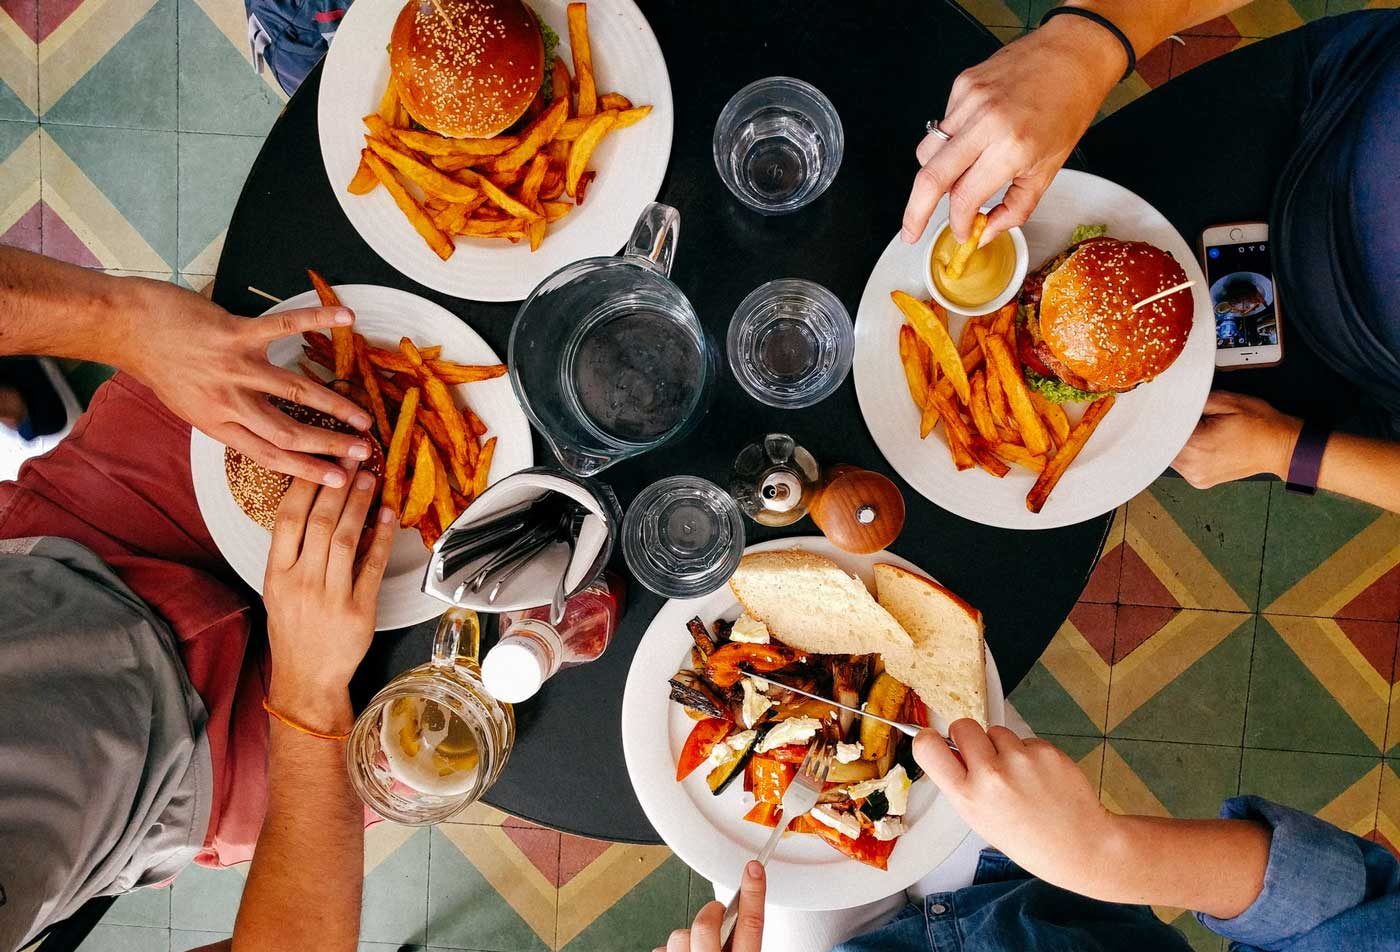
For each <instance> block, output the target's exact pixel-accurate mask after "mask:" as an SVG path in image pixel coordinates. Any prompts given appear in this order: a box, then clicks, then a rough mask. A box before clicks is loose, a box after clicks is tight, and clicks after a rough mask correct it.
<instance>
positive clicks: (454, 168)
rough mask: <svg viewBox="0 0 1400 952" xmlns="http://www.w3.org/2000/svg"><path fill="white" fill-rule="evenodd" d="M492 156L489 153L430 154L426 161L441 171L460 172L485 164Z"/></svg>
mask: <svg viewBox="0 0 1400 952" xmlns="http://www.w3.org/2000/svg"><path fill="white" fill-rule="evenodd" d="M492 158H494V156H489V155H430V156H428V161H429V162H431V163H432V164H433V167H434V168H436V169H439V170H441V171H443V172H461V171H463V170H464V169H467V168H468V167H469V166H473V165H485V164H486V163H487V162H490V161H491V159H492Z"/></svg>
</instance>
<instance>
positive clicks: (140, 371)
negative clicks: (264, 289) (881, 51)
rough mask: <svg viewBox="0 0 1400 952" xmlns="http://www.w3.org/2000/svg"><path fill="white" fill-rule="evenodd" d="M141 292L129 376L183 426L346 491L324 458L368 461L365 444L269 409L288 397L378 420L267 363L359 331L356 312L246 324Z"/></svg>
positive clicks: (169, 292)
mask: <svg viewBox="0 0 1400 952" xmlns="http://www.w3.org/2000/svg"><path fill="white" fill-rule="evenodd" d="M132 287H133V288H134V289H136V290H135V294H136V298H135V300H134V301H132V302H130V303H129V304H126V305H125V308H126V309H127V310H129V311H130V312H131V316H132V317H133V318H134V320H139V321H140V327H139V329H137V328H135V327H133V329H132V332H130V333H127V334H126V335H125V336H126V337H127V338H128V340H129V341H130V346H129V347H126V348H123V354H122V356H123V360H122V366H123V369H125V370H127V371H129V372H130V373H132V374H133V375H134V376H135V377H137V378H138V379H140V380H141V381H142V382H143V383H145V384H146V385H147V386H148V387H150V388H151V389H152V390H153V391H154V392H155V394H156V396H157V397H159V398H160V400H161V402H162V403H164V404H165V405H166V406H167V407H169V408H170V409H171V410H172V411H173V412H174V413H175V414H176V415H177V416H179V417H180V418H181V419H183V420H185V421H186V422H188V423H189V424H190V425H191V426H193V427H194V428H195V429H197V430H200V431H201V432H203V433H205V434H207V435H208V436H210V437H212V438H214V439H216V440H218V441H219V442H220V443H223V444H225V445H226V446H231V447H233V448H234V449H236V450H238V451H239V452H241V453H243V454H244V455H245V456H248V457H250V458H252V459H253V460H254V461H256V462H258V463H261V464H262V465H263V466H266V467H267V468H268V469H273V470H276V471H278V472H281V473H288V474H290V475H292V476H298V477H300V478H302V479H308V480H311V481H313V482H317V483H322V484H323V485H326V486H344V485H345V482H346V474H345V470H344V469H343V468H341V467H340V466H337V465H336V464H335V463H333V462H330V461H329V460H325V459H318V458H316V457H317V456H328V457H332V458H335V459H346V458H348V459H352V460H365V459H369V457H370V447H369V444H368V443H367V442H366V441H365V438H364V437H361V436H355V435H352V434H348V433H335V432H333V431H331V430H327V429H325V428H323V427H318V426H311V425H308V424H305V423H298V422H297V421H295V420H293V419H292V418H291V417H289V416H287V415H286V414H285V413H282V412H281V411H280V410H278V409H277V408H276V407H274V406H273V405H272V404H271V403H269V402H268V397H269V396H275V397H281V398H283V399H284V400H290V401H292V402H293V403H301V404H305V405H306V406H309V407H312V408H314V409H317V410H321V411H323V412H325V413H328V414H330V415H331V416H333V417H335V418H336V419H338V420H342V421H344V422H345V423H348V424H349V425H351V426H352V427H355V428H356V429H358V430H366V429H368V428H369V426H370V423H371V420H370V417H369V414H368V413H366V412H365V411H364V410H362V409H360V408H359V407H357V406H356V405H355V404H354V403H352V402H351V401H350V400H348V399H346V398H345V397H343V396H341V395H340V394H338V393H335V392H334V391H332V390H330V389H327V388H326V387H322V386H318V385H317V384H315V383H313V382H312V381H310V380H308V379H306V378H305V377H303V376H302V375H301V374H299V373H296V372H294V371H291V370H287V369H285V368H283V367H277V366H274V365H273V364H271V363H269V362H268V359H267V347H268V345H269V344H270V343H272V342H273V341H275V340H277V339H278V338H281V337H288V336H291V335H293V334H300V333H302V332H303V331H314V330H319V329H323V328H329V327H331V326H333V325H341V326H344V325H346V324H350V323H352V322H353V321H354V315H353V314H352V313H351V312H349V311H348V310H345V309H344V308H324V307H314V308H300V309H297V310H294V311H283V312H281V313H279V314H269V315H268V316H266V317H256V318H241V317H234V316H233V315H231V314H229V313H228V312H227V311H225V310H224V309H223V308H221V307H219V306H218V305H216V304H214V303H213V302H211V301H206V300H205V299H204V298H202V297H200V296H199V295H198V294H195V293H193V292H191V291H187V290H185V289H183V288H179V287H176V286H175V285H172V284H166V283H163V282H155V281H149V282H141V283H139V284H137V283H135V282H133V283H132Z"/></svg>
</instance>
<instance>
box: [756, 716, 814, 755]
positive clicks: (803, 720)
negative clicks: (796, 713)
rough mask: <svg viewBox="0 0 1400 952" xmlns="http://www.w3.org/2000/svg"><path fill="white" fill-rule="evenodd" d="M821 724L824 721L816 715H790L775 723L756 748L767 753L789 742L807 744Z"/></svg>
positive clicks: (759, 751)
mask: <svg viewBox="0 0 1400 952" xmlns="http://www.w3.org/2000/svg"><path fill="white" fill-rule="evenodd" d="M821 726H822V722H821V721H819V720H817V719H816V718H815V717H790V718H788V719H787V720H785V721H779V722H778V723H777V724H775V725H774V726H773V729H772V730H770V731H769V732H768V733H767V735H765V736H764V738H763V740H761V741H759V743H758V747H756V748H755V750H756V751H757V752H758V753H760V754H765V753H767V752H768V751H770V750H776V749H777V748H779V747H786V746H787V745H788V744H805V743H806V742H807V741H809V740H811V739H812V738H813V737H814V736H816V733H817V731H818V730H820V729H821Z"/></svg>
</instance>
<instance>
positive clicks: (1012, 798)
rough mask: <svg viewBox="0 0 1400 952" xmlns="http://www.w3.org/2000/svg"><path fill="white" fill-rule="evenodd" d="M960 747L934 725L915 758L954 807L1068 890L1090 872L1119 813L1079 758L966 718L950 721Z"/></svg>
mask: <svg viewBox="0 0 1400 952" xmlns="http://www.w3.org/2000/svg"><path fill="white" fill-rule="evenodd" d="M948 736H949V737H951V738H952V739H953V742H954V743H955V744H957V746H958V751H959V753H960V754H961V758H962V759H961V760H960V759H959V755H958V754H954V753H953V751H952V750H950V749H949V747H948V744H947V743H946V742H945V741H944V740H943V738H942V737H940V736H938V734H937V733H936V732H934V731H927V730H926V731H921V732H920V733H919V736H918V737H916V738H914V759H915V760H917V761H918V762H919V766H921V767H923V768H924V770H925V771H926V772H927V773H928V775H929V778H930V779H932V780H933V782H934V783H935V784H937V785H938V789H939V790H940V791H941V792H942V794H943V795H944V796H946V797H947V798H948V800H949V802H950V803H952V805H953V809H955V810H956V811H957V812H958V815H959V816H961V817H962V818H963V819H964V820H965V821H967V824H968V825H969V826H970V827H972V828H973V829H974V830H976V831H977V832H978V833H979V834H981V836H982V837H983V839H985V840H986V841H987V842H988V843H990V844H992V845H993V846H995V847H996V848H997V849H999V850H1001V851H1002V852H1003V853H1005V854H1006V855H1007V856H1009V857H1010V858H1011V859H1012V860H1013V861H1015V862H1016V863H1017V865H1019V866H1020V867H1021V868H1022V869H1025V870H1026V871H1027V872H1029V873H1031V874H1032V875H1035V876H1039V877H1040V878H1041V879H1043V880H1045V881H1046V882H1050V883H1054V884H1055V885H1058V886H1062V887H1064V888H1066V889H1073V888H1074V887H1075V884H1076V883H1084V882H1087V881H1088V879H1089V876H1090V874H1091V873H1092V871H1093V870H1094V868H1095V866H1096V864H1097V863H1098V862H1099V858H1100V857H1101V856H1102V855H1103V854H1102V852H1101V851H1102V850H1105V849H1107V848H1110V847H1111V845H1112V844H1113V843H1114V841H1115V837H1116V834H1117V832H1118V821H1119V817H1118V816H1117V815H1116V814H1113V813H1110V812H1109V811H1108V810H1106V809H1104V807H1103V806H1102V805H1101V804H1100V803H1099V798H1098V795H1097V794H1096V793H1095V791H1094V788H1093V787H1091V786H1090V785H1089V781H1088V780H1087V779H1086V778H1085V776H1084V774H1083V773H1081V772H1080V770H1079V767H1078V766H1076V765H1075V763H1074V761H1072V760H1070V758H1069V757H1068V756H1066V755H1065V754H1064V753H1063V752H1062V751H1061V750H1059V749H1058V748H1056V747H1055V746H1054V745H1052V744H1049V743H1046V742H1045V741H1043V740H1039V739H1036V738H1032V739H1030V740H1022V739H1021V738H1019V737H1017V736H1016V735H1015V734H1014V733H1012V732H1011V731H1009V730H1007V729H1006V728H1005V727H993V728H991V729H990V730H987V731H983V730H982V728H981V727H980V726H979V725H978V724H977V722H976V721H973V720H970V719H968V718H963V719H962V720H959V721H954V722H953V724H952V726H950V727H949V728H948Z"/></svg>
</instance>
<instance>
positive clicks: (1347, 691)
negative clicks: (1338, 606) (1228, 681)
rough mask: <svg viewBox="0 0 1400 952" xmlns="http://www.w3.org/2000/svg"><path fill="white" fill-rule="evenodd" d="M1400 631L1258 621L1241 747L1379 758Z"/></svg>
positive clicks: (1369, 625) (1339, 623) (1345, 622)
mask: <svg viewBox="0 0 1400 952" xmlns="http://www.w3.org/2000/svg"><path fill="white" fill-rule="evenodd" d="M1397 640H1400V625H1396V624H1393V623H1388V622H1374V621H1359V620H1356V619H1333V618H1300V617H1297V616H1292V615H1264V616H1261V618H1260V622H1259V630H1258V636H1257V637H1256V639H1255V649H1254V669H1253V675H1252V677H1251V681H1250V691H1249V723H1248V726H1247V729H1246V732H1245V744H1246V746H1249V747H1264V748H1276V749H1282V750H1314V751H1320V752H1324V753H1343V754H1360V755H1372V756H1374V755H1379V754H1380V753H1381V750H1382V747H1383V744H1384V742H1385V730H1386V720H1387V715H1388V713H1389V701H1390V689H1391V682H1392V680H1393V678H1394V665H1395V652H1396V643H1397Z"/></svg>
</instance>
